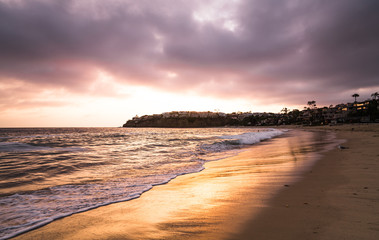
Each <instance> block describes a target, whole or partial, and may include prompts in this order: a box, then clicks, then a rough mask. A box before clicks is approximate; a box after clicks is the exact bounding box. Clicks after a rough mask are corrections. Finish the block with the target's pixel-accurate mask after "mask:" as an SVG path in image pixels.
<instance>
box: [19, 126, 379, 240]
mask: <svg viewBox="0 0 379 240" xmlns="http://www.w3.org/2000/svg"><path fill="white" fill-rule="evenodd" d="M312 129H314V128H313V127H312V128H310V129H306V130H312ZM314 130H317V129H314ZM317 131H318V130H317ZM322 131H323V130H322ZM377 135H379V133H377ZM345 144H350V142H347V143H344V145H345ZM259 145H262V146H263V147H267V146H265V143H261V144H259ZM268 145H269V144H268ZM351 149H352V148H349V149H346V151H345V150H344V151H341V153H346V152H348V150H351ZM336 151H337V150H336V149H334V150H331V151H329V152H328V153H326V154H324V156H323V157H322V159H320V160H319V161H318V162H317V163H316V165H315V166H313V168H312V170H310V171H311V172H312V174H313V175H312V176H317V175H316V174H314V173H316V172H319V170H318V169H320V168H321V169H322V168H325V167H327V168H329V167H330V166H324V164H321V163H322V162H325V157H326V158H327V157H328V155H330V154H331V153H334V154H336V153H337V154H338V153H339V152H336ZM338 151H339V150H338ZM246 154H247V153H246V152H245V155H243V156H241V155H239V156H236V157H232V158H228V159H229V160H227V161H225V159H223V160H219V161H215V162H208V163H206V165H207V166H208V164H209V165H210V167H209V169H208V168H206V169H205V170H204V171H202V172H200V173H194V174H187V175H183V176H179V177H178V178H176V179H174V180H172V181H171V182H169V183H168V184H165V185H160V186H156V187H154V189H153V190H151V191H148V192H146V193H145V194H143V195H142V196H141V197H140V198H138V199H135V200H133V201H127V202H122V203H116V204H111V205H108V206H105V207H100V208H97V209H93V210H90V211H87V212H84V213H79V214H74V215H72V216H70V217H67V218H63V219H60V220H57V221H54V222H52V223H50V224H48V225H46V226H43V227H41V228H38V229H35V230H32V231H30V232H27V233H24V234H21V235H19V236H16V237H15V238H13V239H38V238H45V239H70V238H78V237H79V238H81V239H175V237H177V236H180V237H181V239H208V238H210V237H211V238H210V239H250V238H252V236H260V237H263V238H262V239H275V236H271V237H268V236H267V235H266V237H265V235H259V234H265V233H272V232H273V231H272V229H273V226H275V225H273V224H275V223H276V225H278V226H277V227H279V228H278V229H282V230H283V231H274V232H276V233H280V234H279V235H278V236H276V237H277V238H278V239H279V238H280V239H286V238H283V236H285V235H286V234H285V233H287V234H288V235H289V236H290V237H289V238H288V239H293V237H294V236H296V237H297V236H305V237H306V238H307V239H310V237H313V236H309V235H310V234H314V235H315V236H314V237H316V235H317V238H318V239H319V237H320V236H321V235H322V234H321V233H322V232H323V230H324V228H323V227H324V225H322V224H319V225H317V224H316V227H318V228H317V229H316V230H314V229H312V232H309V231H308V228H309V226H313V225H314V222H313V221H311V220H308V221H306V222H302V221H303V220H304V215H302V214H301V213H302V212H303V211H306V212H307V213H308V215H309V214H311V215H312V216H311V218H315V217H316V218H317V217H322V216H323V215H322V214H321V213H322V211H321V213H320V211H319V210H320V209H321V210H322V209H323V208H322V207H323V206H324V205H321V204H319V205H314V204H315V201H313V200H312V201H311V200H307V202H305V201H304V200H303V199H301V200H299V199H297V200H295V199H296V198H299V197H301V196H300V195H303V194H300V195H299V193H306V194H308V195H309V196H311V195H312V194H311V193H307V188H301V187H300V188H299V187H296V186H301V185H303V184H305V185H306V184H308V185H309V183H307V182H309V181H308V180H307V179H309V175H311V174H309V173H305V174H304V173H302V174H300V176H296V177H295V178H301V180H300V181H298V182H297V183H295V184H294V185H292V183H291V184H290V185H289V187H283V182H281V181H283V178H282V180H281V181H279V182H278V183H276V186H275V187H276V189H277V190H276V191H278V190H279V191H280V192H279V194H277V195H274V196H273V195H272V193H268V192H267V191H265V190H264V189H263V188H265V187H267V185H264V184H267V182H266V183H264V181H263V183H264V184H263V187H262V186H261V188H259V187H257V188H255V189H254V188H253V189H254V191H255V192H254V191H252V187H251V185H254V182H253V181H251V182H249V184H246V185H247V186H245V187H244V188H241V189H239V191H235V190H234V189H233V188H238V187H240V186H238V185H230V186H228V187H229V188H228V189H221V190H220V191H218V192H217V191H214V189H215V188H216V189H217V187H219V186H221V185H219V184H222V183H223V182H222V181H221V180H220V181H221V182H220V181H219V182H217V181H213V180H212V181H213V182H212V181H211V182H210V179H213V178H215V177H216V178H217V179H222V178H228V177H229V178H230V176H228V174H229V175H232V172H233V171H241V168H244V165H243V164H242V165H239V166H238V167H236V168H239V169H234V168H235V166H233V164H230V162H229V164H227V165H225V162H228V161H230V159H232V160H234V161H240V160H241V158H246V157H248V155H246ZM242 160H243V159H242ZM218 167H221V168H223V170H226V172H225V171H224V172H223V173H222V174H224V175H225V177H224V176H219V175H220V172H217V171H213V170H217V168H218ZM334 167H335V168H338V167H337V165H334ZM212 169H213V170H212ZM329 169H331V168H329ZM261 170H262V169H261ZM263 170H264V169H263ZM324 170H325V169H324ZM335 170H338V169H335ZM242 171H246V170H245V169H242ZM329 172H330V171H329ZM212 174H213V175H214V176H212ZM323 174H324V175H325V171H323V170H322V171H321V175H320V174H319V175H320V176H319V178H320V177H322V179H328V178H325V176H323ZM216 175H217V176H216ZM338 176H339V175H338ZM338 176H337V175H335V176H334V177H333V176H332V177H333V178H334V179H337V180H338V179H340V178H338ZM240 177H241V176H240V175H236V176H232V178H230V179H236V180H237V183H238V180H239V179H238V178H240ZM271 177H273V176H271ZM303 177H304V178H303ZM329 177H331V176H329ZM291 178H292V179H293V178H294V177H293V176H291ZM320 179H321V178H320ZM320 179H318V181H320ZM242 180H246V179H242ZM316 180H317V179H316ZM271 181H272V179H271ZM325 181H326V180H325ZM340 181H341V180H338V182H337V183H340ZM239 182H241V181H239ZM321 182H322V184H321V185H325V184H327V183H325V182H324V181H321ZM342 182H343V181H342ZM260 184H261V185H262V181H261V182H260ZM313 184H314V183H313ZM316 184H319V182H316ZM204 185H205V189H207V190H208V191H204V189H202V190H200V191H198V192H196V191H194V192H191V191H189V192H187V193H186V192H182V193H180V194H181V196H173V195H172V194H173V193H177V191H178V189H186V188H187V190H193V189H197V188H199V186H201V187H202V188H204ZM207 185H209V186H207ZM328 186H329V188H330V189H333V188H335V187H338V186H339V185H338V184H337V185H334V186H333V184H332V185H330V184H329V185H328ZM269 187H271V188H272V187H273V186H269ZM313 187H314V186H313ZM329 188H328V187H327V188H325V189H329ZM325 189H324V190H325ZM365 190H367V189H365ZM378 190H379V189H378ZM231 193H233V194H235V195H233V196H228V195H231ZM253 193H255V194H258V195H259V194H260V195H261V196H260V197H261V198H257V199H255V198H254V197H253V196H252V194H253ZM315 193H316V194H315ZM170 194H171V195H170ZM196 194H201V195H205V196H201V197H199V196H197V195H196ZM212 194H213V195H212ZM283 194H284V195H285V196H286V195H287V197H290V199H292V200H291V201H289V200H286V201H287V202H288V203H285V204H284V205H283V198H282V197H283V196H282V195H283ZM313 194H314V195H315V196H314V198H315V199H317V197H319V198H320V199H321V198H322V199H323V192H321V193H320V192H313ZM207 195H209V196H207ZM170 196H171V197H170ZM262 196H264V197H262ZM173 197H178V199H187V200H184V201H187V202H189V201H190V200H189V199H192V202H190V203H189V204H187V205H186V204H185V203H183V202H181V201H178V202H175V201H172V198H173ZM156 198H163V199H160V200H159V201H158V200H157V199H156ZM217 199H219V200H217ZM170 201H171V203H170V205H167V203H165V202H170ZM234 201H235V202H236V203H233V202H234ZM292 201H295V202H296V204H294V203H293V202H292ZM299 201H300V202H301V204H302V205H301V204H300V203H299V204H298V202H299ZM319 201H321V200H319ZM237 202H238V204H237ZM241 203H242V205H241ZM305 203H307V204H305ZM146 204H148V205H150V206H147V205H146ZM165 204H166V205H165ZM175 204H176V205H175ZM182 205H184V206H182ZM287 205H288V206H287ZM298 205H299V206H298ZM303 205H304V206H303ZM194 206H195V208H194ZM220 206H223V207H220ZM314 206H320V207H314ZM157 207H158V209H157ZM306 207H307V208H306ZM310 207H312V208H310ZM146 208H147V209H146ZM164 208H167V210H165V209H164ZM178 208H180V209H179V210H180V211H178ZM238 208H240V209H238ZM310 209H313V213H312V212H310ZM288 210H290V211H288ZM293 210H297V212H294V211H293ZM231 211H233V214H230V213H231ZM285 211H287V212H285ZM172 212H174V213H175V214H172ZM204 213H207V215H205V214H204ZM209 214H210V215H209ZM286 214H287V215H286ZM186 215H191V219H190V221H188V216H186ZM298 215H299V216H298ZM225 216H227V219H224V220H225V222H224V223H218V222H220V221H221V220H219V219H222V218H225ZM283 216H286V217H284V219H287V217H289V218H290V219H291V220H292V219H295V220H294V221H296V219H300V220H301V221H298V224H295V225H296V227H295V228H291V224H290V222H289V221H287V223H288V224H289V226H287V227H283V225H282V224H283V223H282V222H281V221H278V220H279V219H280V218H282V219H283ZM200 217H202V219H200ZM162 218H163V219H164V221H162ZM306 218H309V216H307V217H306ZM332 220H333V219H332ZM332 220H330V221H332ZM327 221H329V220H327ZM316 222H317V221H316ZM149 224H150V226H149ZM207 224H208V225H207ZM212 224H213V225H212ZM265 224H266V226H265ZM288 224H287V225H288ZM299 224H300V225H299ZM327 225H328V224H327ZM73 226H75V227H73ZM151 226H155V228H156V227H157V226H158V228H159V230H161V232H159V233H157V231H156V229H155V228H152V227H151ZM299 226H301V227H299ZM210 228H211V229H212V228H213V229H216V232H214V233H212V234H206V233H204V232H206V231H207V230H209V229H210ZM167 229H168V230H169V233H173V232H174V233H176V234H180V235H172V234H171V235H170V234H168V233H167ZM217 229H218V230H220V231H222V232H223V233H222V234H221V235H220V234H218V233H217ZM254 229H259V231H253V230H254ZM262 229H265V230H262ZM298 229H307V231H305V232H302V233H304V235H301V234H299V233H298ZM313 232H317V234H316V233H313ZM257 233H259V234H258V235H257ZM165 234H166V235H165ZM291 236H292V237H291ZM337 238H338V236H336V239H337ZM258 239H259V237H258ZM325 239H328V238H325ZM365 239H366V238H365ZM367 239H370V238H367Z"/></svg>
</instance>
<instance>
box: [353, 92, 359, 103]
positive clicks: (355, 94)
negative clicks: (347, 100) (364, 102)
mask: <svg viewBox="0 0 379 240" xmlns="http://www.w3.org/2000/svg"><path fill="white" fill-rule="evenodd" d="M351 96H352V97H353V98H354V102H357V97H359V94H358V93H354V94H353V95H351Z"/></svg>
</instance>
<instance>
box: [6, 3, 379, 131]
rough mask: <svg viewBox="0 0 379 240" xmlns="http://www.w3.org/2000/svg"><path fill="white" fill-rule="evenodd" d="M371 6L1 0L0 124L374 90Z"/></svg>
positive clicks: (290, 102)
mask: <svg viewBox="0 0 379 240" xmlns="http://www.w3.org/2000/svg"><path fill="white" fill-rule="evenodd" d="M358 5H359V6H358ZM378 5H379V4H378V3H377V2H376V1H366V2H365V3H361V2H359V1H334V4H329V3H328V2H323V1H301V2H299V1H281V2H277V1H258V0H256V1H244V0H234V1H223V0H218V1H217V0H210V1H171V0H159V1H147V2H146V1H128V0H125V1H116V0H112V1H97V0H91V1H90V0H88V1H87V0H84V1H77V0H69V1H48V0H17V1H16V0H15V1H8V0H0V23H1V24H0V53H1V54H0V127H43V126H44V127H74V126H109V127H117V126H121V125H122V124H123V123H124V122H125V121H126V120H127V119H130V118H132V117H134V116H135V115H145V114H154V113H162V112H169V111H221V112H235V111H243V112H247V111H251V112H279V111H280V110H281V109H282V108H284V107H287V108H289V109H294V108H299V109H301V108H302V107H304V106H305V105H306V103H307V101H309V100H315V101H316V102H317V104H318V106H329V105H330V104H338V103H341V102H347V101H352V98H351V94H353V93H359V95H360V96H361V98H362V99H361V100H365V99H366V98H369V97H370V94H372V93H373V92H377V91H378V90H379V81H378V77H379V68H378V67H377V63H378V62H379V47H378V44H377V42H379V35H378V34H377V31H376V28H377V26H378V24H379V18H378V15H377V10H378V8H379V6H378ZM358 9H359V10H358ZM84 13H85V14H84Z"/></svg>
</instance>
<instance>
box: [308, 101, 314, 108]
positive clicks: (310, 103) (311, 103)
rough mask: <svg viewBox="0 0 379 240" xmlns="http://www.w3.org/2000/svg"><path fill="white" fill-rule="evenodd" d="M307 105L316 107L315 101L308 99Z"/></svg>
mask: <svg viewBox="0 0 379 240" xmlns="http://www.w3.org/2000/svg"><path fill="white" fill-rule="evenodd" d="M307 105H309V107H311V108H315V107H316V101H308V103H307Z"/></svg>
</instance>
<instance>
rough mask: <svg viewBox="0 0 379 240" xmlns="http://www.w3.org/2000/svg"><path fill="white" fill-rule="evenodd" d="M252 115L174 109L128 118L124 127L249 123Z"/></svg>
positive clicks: (204, 125)
mask: <svg viewBox="0 0 379 240" xmlns="http://www.w3.org/2000/svg"><path fill="white" fill-rule="evenodd" d="M251 115H252V114H251V113H232V114H225V113H220V112H191V111H180V112H179V111H174V112H168V113H162V114H154V115H144V116H141V117H138V116H136V117H134V118H133V119H131V120H128V121H127V122H126V123H125V124H124V125H123V127H166V128H196V127H222V126H236V125H248V124H249V122H246V123H244V122H245V121H244V120H245V119H247V118H248V117H250V116H251ZM250 124H251V123H250Z"/></svg>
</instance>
